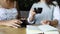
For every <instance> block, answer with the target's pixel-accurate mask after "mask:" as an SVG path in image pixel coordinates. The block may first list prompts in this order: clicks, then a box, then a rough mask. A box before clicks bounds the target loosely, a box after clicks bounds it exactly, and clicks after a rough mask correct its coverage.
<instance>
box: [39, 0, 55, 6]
mask: <svg viewBox="0 0 60 34" xmlns="http://www.w3.org/2000/svg"><path fill="white" fill-rule="evenodd" d="M38 1H41V0H38ZM53 1H54V0H46V4H47V5H48V7H49V5H54V6H55V4H53Z"/></svg>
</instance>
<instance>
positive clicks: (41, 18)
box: [28, 0, 58, 25]
mask: <svg viewBox="0 0 60 34" xmlns="http://www.w3.org/2000/svg"><path fill="white" fill-rule="evenodd" d="M39 7H40V8H42V12H41V13H38V14H37V13H36V12H35V11H34V8H39ZM54 7H55V4H53V3H52V0H40V1H39V2H37V3H34V4H33V6H32V8H31V10H30V13H29V17H28V22H29V23H30V24H34V23H35V24H43V25H44V24H50V25H57V24H58V23H57V22H58V20H57V19H54V20H53V11H54ZM53 22H54V23H53Z"/></svg>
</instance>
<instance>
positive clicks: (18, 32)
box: [0, 26, 60, 34]
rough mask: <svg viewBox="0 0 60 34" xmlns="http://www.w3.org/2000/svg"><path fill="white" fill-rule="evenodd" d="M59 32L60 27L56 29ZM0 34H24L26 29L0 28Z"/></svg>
mask: <svg viewBox="0 0 60 34" xmlns="http://www.w3.org/2000/svg"><path fill="white" fill-rule="evenodd" d="M57 28H58V29H59V32H60V26H58V27H57ZM0 34H26V28H11V27H6V26H0Z"/></svg>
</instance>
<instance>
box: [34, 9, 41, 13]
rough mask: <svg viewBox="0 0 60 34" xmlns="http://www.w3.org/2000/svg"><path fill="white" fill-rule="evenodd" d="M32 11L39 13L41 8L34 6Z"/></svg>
mask: <svg viewBox="0 0 60 34" xmlns="http://www.w3.org/2000/svg"><path fill="white" fill-rule="evenodd" d="M34 11H35V12H36V13H41V12H42V8H37V9H36V8H34Z"/></svg>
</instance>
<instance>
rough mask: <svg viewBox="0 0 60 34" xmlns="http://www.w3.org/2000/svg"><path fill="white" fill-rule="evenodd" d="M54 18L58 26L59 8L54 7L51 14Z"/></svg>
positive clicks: (59, 20) (59, 19)
mask: <svg viewBox="0 0 60 34" xmlns="http://www.w3.org/2000/svg"><path fill="white" fill-rule="evenodd" d="M53 16H54V18H53V19H57V20H58V24H60V11H59V6H56V7H54V13H53Z"/></svg>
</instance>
